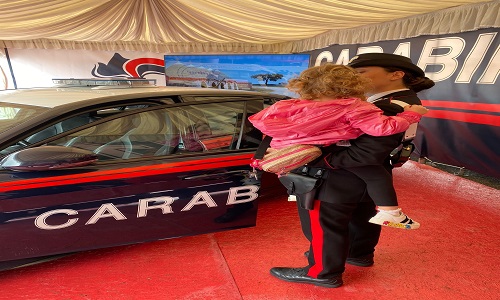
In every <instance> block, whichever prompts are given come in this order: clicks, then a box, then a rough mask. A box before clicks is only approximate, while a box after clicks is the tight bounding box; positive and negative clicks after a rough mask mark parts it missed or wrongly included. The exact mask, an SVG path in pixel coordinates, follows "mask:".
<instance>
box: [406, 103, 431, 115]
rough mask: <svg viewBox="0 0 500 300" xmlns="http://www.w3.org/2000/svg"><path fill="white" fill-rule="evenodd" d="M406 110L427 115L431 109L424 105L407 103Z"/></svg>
mask: <svg viewBox="0 0 500 300" xmlns="http://www.w3.org/2000/svg"><path fill="white" fill-rule="evenodd" d="M404 110H405V111H413V112H416V113H419V114H421V115H425V114H426V113H427V112H428V111H429V110H428V109H427V108H425V107H423V106H422V105H407V106H405V107H404Z"/></svg>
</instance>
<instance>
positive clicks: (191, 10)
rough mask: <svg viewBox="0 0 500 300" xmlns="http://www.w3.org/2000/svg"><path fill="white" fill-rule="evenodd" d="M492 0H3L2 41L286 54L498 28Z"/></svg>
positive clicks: (10, 44)
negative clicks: (422, 35)
mask: <svg viewBox="0 0 500 300" xmlns="http://www.w3.org/2000/svg"><path fill="white" fill-rule="evenodd" d="M499 4H500V1H498V0H496V1H477V0H476V1H474V0H411V1H401V0H378V1H373V0H345V1H344V0H85V1H81V0H17V1H2V2H1V3H0V12H1V13H0V28H1V30H0V47H2V48H42V49H87V50H138V51H153V52H175V53H182V52H185V53H187V52H268V53H287V52H288V53H289V52H300V51H308V50H312V49H316V48H321V47H325V46H328V45H331V44H343V43H368V42H374V41H379V40H387V39H398V38H406V37H411V36H417V35H421V34H439V33H441V34H442V33H454V32H460V31H466V30H474V29H478V28H485V27H497V26H499V24H500V21H499V20H500V17H499V6H500V5H499Z"/></svg>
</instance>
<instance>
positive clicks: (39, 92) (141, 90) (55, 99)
mask: <svg viewBox="0 0 500 300" xmlns="http://www.w3.org/2000/svg"><path fill="white" fill-rule="evenodd" d="M222 94H224V95H228V96H229V95H235V96H237V95H240V96H241V95H262V93H260V92H251V91H239V90H221V89H212V88H189V87H158V86H149V87H125V88H124V87H107V86H98V87H53V88H30V89H17V90H6V91H1V92H0V102H6V103H12V104H24V105H33V106H40V107H46V108H54V107H57V106H61V105H65V104H74V103H76V102H80V101H85V100H91V99H99V98H107V99H112V98H113V97H114V96H116V97H117V98H121V97H122V96H125V95H135V96H137V97H159V96H177V95H205V96H210V95H214V96H216V95H222Z"/></svg>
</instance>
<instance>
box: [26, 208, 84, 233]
mask: <svg viewBox="0 0 500 300" xmlns="http://www.w3.org/2000/svg"><path fill="white" fill-rule="evenodd" d="M56 214H67V215H68V216H74V215H77V214H78V212H77V211H76V210H73V209H56V210H51V211H48V212H45V213H43V214H41V215H39V216H38V217H36V219H35V226H36V227H38V228H40V229H45V230H53V229H61V228H66V227H69V226H71V225H73V224H75V223H76V222H77V221H78V218H73V219H69V220H68V221H67V222H66V223H64V224H61V225H49V224H47V223H45V219H47V218H48V217H50V216H52V215H56Z"/></svg>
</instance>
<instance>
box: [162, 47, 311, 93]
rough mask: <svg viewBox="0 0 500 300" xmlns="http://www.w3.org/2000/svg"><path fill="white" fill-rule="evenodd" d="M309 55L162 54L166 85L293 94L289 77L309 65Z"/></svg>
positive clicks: (297, 73)
mask: <svg viewBox="0 0 500 300" xmlns="http://www.w3.org/2000/svg"><path fill="white" fill-rule="evenodd" d="M309 59H310V57H309V54H234V55H165V81H166V84H167V86H190V87H200V88H217V89H235V90H252V91H264V92H270V93H277V94H283V95H288V96H292V97H294V96H296V95H294V93H292V92H290V91H288V89H286V87H285V86H286V84H287V83H288V80H289V79H291V78H293V77H296V76H298V75H299V74H300V72H302V71H303V70H305V69H307V68H308V67H309Z"/></svg>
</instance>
